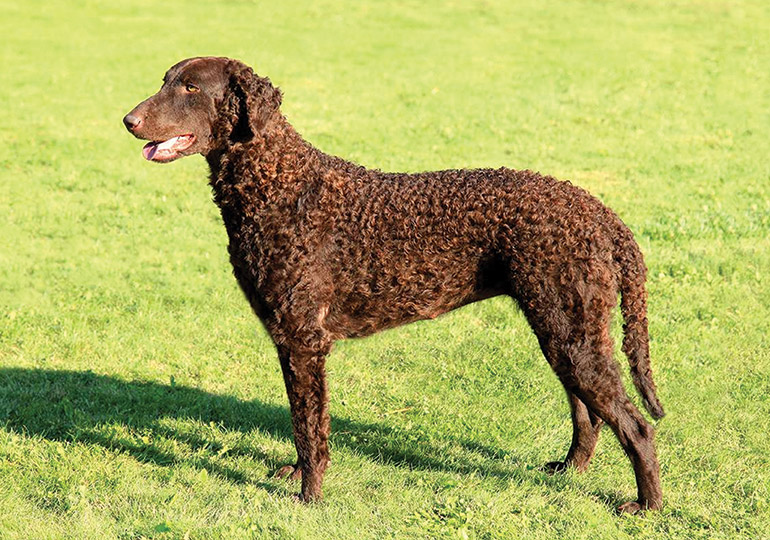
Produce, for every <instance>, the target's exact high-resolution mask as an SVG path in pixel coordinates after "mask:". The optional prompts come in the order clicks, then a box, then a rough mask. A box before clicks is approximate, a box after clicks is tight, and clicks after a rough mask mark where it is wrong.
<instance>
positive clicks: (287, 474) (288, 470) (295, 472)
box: [273, 463, 302, 480]
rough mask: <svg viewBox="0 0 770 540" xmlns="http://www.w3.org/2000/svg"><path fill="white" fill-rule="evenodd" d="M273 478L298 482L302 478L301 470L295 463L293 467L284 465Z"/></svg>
mask: <svg viewBox="0 0 770 540" xmlns="http://www.w3.org/2000/svg"><path fill="white" fill-rule="evenodd" d="M273 476H274V477H275V478H285V479H286V480H299V479H301V478H302V469H301V468H299V466H298V465H297V464H296V463H295V464H294V465H284V466H283V467H281V468H280V469H278V470H277V471H276V472H275V474H274V475H273Z"/></svg>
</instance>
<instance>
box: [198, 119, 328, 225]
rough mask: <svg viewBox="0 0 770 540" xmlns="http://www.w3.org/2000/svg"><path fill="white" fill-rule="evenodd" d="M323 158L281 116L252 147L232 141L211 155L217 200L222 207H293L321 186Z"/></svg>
mask: <svg viewBox="0 0 770 540" xmlns="http://www.w3.org/2000/svg"><path fill="white" fill-rule="evenodd" d="M319 154H321V153H320V151H318V150H317V149H315V148H313V147H312V146H311V145H310V144H309V143H307V142H306V141H305V140H304V139H303V138H302V137H301V136H300V135H299V134H298V133H297V132H296V131H295V130H294V128H293V127H292V126H291V125H290V124H289V122H288V121H287V120H286V119H285V118H284V117H283V115H281V114H280V113H277V114H276V115H275V116H274V117H273V118H271V119H270V120H269V121H268V123H267V124H266V125H265V126H264V128H263V129H261V130H260V131H259V133H257V134H255V135H254V136H253V137H252V138H251V139H249V140H248V141H243V142H232V141H226V142H225V143H224V144H222V145H220V146H219V148H217V149H215V150H213V151H211V152H209V153H208V154H207V155H206V161H207V162H208V164H209V168H210V170H211V175H210V184H211V187H212V188H213V190H214V199H215V201H216V202H217V204H218V205H219V206H220V207H223V206H228V207H231V206H233V205H236V206H240V205H243V204H248V205H250V206H254V205H257V206H260V205H261V206H273V205H281V206H285V205H289V204H292V203H294V202H295V201H296V199H297V198H298V197H299V196H300V194H301V193H302V192H303V191H305V190H307V189H308V185H309V184H312V183H315V182H318V181H319V175H318V174H317V172H318V170H319V164H320V161H321V160H320V156H319ZM242 210H243V211H252V212H253V211H256V210H259V208H250V209H246V208H242Z"/></svg>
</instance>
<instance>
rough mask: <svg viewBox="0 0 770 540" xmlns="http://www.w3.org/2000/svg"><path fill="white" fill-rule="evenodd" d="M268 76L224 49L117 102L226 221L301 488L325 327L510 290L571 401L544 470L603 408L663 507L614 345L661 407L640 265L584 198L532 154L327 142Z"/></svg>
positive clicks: (309, 459) (581, 462)
mask: <svg viewBox="0 0 770 540" xmlns="http://www.w3.org/2000/svg"><path fill="white" fill-rule="evenodd" d="M280 104H281V92H280V91H279V90H278V88H276V87H274V86H273V85H272V84H271V83H270V81H269V80H268V79H266V78H262V77H259V76H257V75H255V74H254V72H253V71H252V70H251V68H249V67H247V66H245V65H244V64H242V63H241V62H238V61H236V60H230V59H227V58H191V59H188V60H184V61H183V62H180V63H178V64H176V65H175V66H174V67H172V68H171V69H170V70H169V71H168V73H166V76H165V78H164V82H163V87H162V88H161V89H160V91H159V92H158V93H157V94H155V95H154V96H152V97H150V98H149V99H147V100H146V101H144V102H142V103H140V104H139V105H138V106H137V107H136V108H135V109H134V110H133V111H131V112H130V113H129V114H128V115H126V117H125V118H124V119H123V121H124V123H125V125H126V127H127V128H128V130H129V131H130V132H131V133H133V134H134V135H135V136H136V137H138V138H140V139H146V140H149V141H151V142H150V143H148V144H147V145H146V146H145V147H144V151H143V154H144V157H145V158H147V159H148V160H151V161H161V162H168V161H173V160H175V159H177V158H179V157H182V156H186V155H190V154H196V153H198V154H202V155H203V156H204V157H205V158H206V161H207V162H208V164H209V167H210V169H211V176H210V183H211V186H212V188H213V191H214V198H215V201H216V203H217V204H218V205H219V208H220V209H221V212H222V218H223V220H224V223H225V227H226V228H227V233H228V235H229V238H230V245H229V252H230V260H231V262H232V265H233V271H234V273H235V276H236V278H237V279H238V283H239V284H240V286H241V288H242V289H243V292H244V293H245V294H246V297H247V298H248V300H249V302H250V303H251V306H252V308H253V309H254V312H255V313H256V314H257V316H258V317H259V318H260V319H261V320H262V322H263V323H264V324H265V327H266V328H267V330H268V331H269V332H270V335H271V336H272V338H273V340H274V342H275V345H276V347H277V349H278V355H279V357H280V361H281V367H282V369H283V376H284V381H285V383H286V391H287V392H288V396H289V403H290V406H291V415H292V422H293V426H294V440H295V444H296V447H297V463H296V464H295V465H289V466H286V467H284V468H282V469H281V470H280V471H278V474H279V475H280V476H287V475H290V476H291V477H292V478H298V477H301V478H302V492H301V495H300V496H301V498H302V499H303V500H305V501H310V500H316V499H320V497H321V482H322V479H323V475H324V471H325V470H326V467H327V465H328V463H329V451H328V447H327V439H328V437H329V406H328V403H329V398H328V394H327V384H326V374H325V368H324V364H325V360H326V355H327V354H328V353H329V351H330V350H331V348H332V344H333V342H334V341H335V340H337V339H343V338H347V337H354V336H364V335H367V334H371V333H373V332H376V331H378V330H381V329H383V328H389V327H393V326H397V325H400V324H404V323H407V322H411V321H416V320H419V319H428V318H433V317H436V316H438V315H440V314H442V313H445V312H447V311H449V310H452V309H455V308H458V307H460V306H462V305H465V304H468V303H470V302H476V301H478V300H482V299H485V298H489V297H491V296H496V295H501V294H505V295H509V296H511V297H512V298H513V299H514V300H515V301H516V302H517V303H518V305H519V306H520V307H521V309H522V311H523V312H524V314H525V315H526V317H527V320H528V321H529V324H530V325H531V327H532V329H533V330H534V332H535V334H536V335H537V338H538V340H539V342H540V347H541V349H542V351H543V354H544V355H545V358H546V360H547V361H548V363H549V364H550V365H551V367H552V368H553V370H554V371H555V372H556V374H557V376H558V377H559V379H560V380H561V382H562V383H563V384H564V387H565V389H566V391H567V396H568V398H569V403H570V406H571V409H572V421H573V427H574V434H573V437H572V446H571V447H570V449H569V452H568V454H567V457H566V459H565V460H564V461H563V462H555V463H550V464H549V467H550V468H551V469H552V470H560V469H562V468H564V467H565V466H572V467H575V468H576V469H578V470H583V469H585V468H586V467H587V466H588V463H589V461H590V460H591V457H592V455H593V453H594V447H595V445H596V441H597V438H598V436H599V430H600V428H601V427H602V424H603V423H604V422H606V423H607V424H609V425H610V427H611V428H612V430H613V431H614V432H615V434H616V435H617V437H618V439H619V440H620V443H621V445H622V446H623V449H624V450H625V452H626V454H627V455H628V456H629V458H630V459H631V463H632V464H633V467H634V472H635V474H636V482H637V488H638V498H637V500H636V501H632V502H627V503H625V504H623V505H622V506H621V507H620V510H622V511H626V512H636V511H639V510H641V509H645V508H650V509H655V508H659V507H660V506H661V502H662V494H661V489H660V479H659V472H658V460H657V458H656V455H655V447H654V442H653V428H652V427H651V425H650V424H649V423H648V422H647V421H646V420H645V419H644V417H643V416H642V415H641V414H640V412H639V410H638V409H637V408H636V407H635V406H634V405H633V404H632V403H631V401H630V400H629V398H628V395H627V394H626V392H625V390H624V388H623V384H622V382H621V378H620V373H619V370H618V366H617V364H616V362H615V361H614V359H613V346H612V340H611V338H610V314H611V311H612V309H613V308H614V306H615V304H616V303H617V297H618V294H619V293H620V294H621V295H622V299H621V304H620V305H621V311H622V313H623V317H624V319H625V323H626V324H625V327H624V329H625V338H624V340H623V350H624V352H625V353H626V355H627V356H628V358H629V363H630V365H631V373H632V375H633V380H634V383H635V385H636V387H637V389H638V390H639V392H640V393H641V395H642V398H643V400H644V404H645V407H646V408H647V410H648V411H649V412H650V414H651V415H652V416H654V417H655V418H660V417H662V416H663V409H662V407H661V405H660V402H659V401H658V399H657V397H656V395H655V385H654V383H653V381H652V374H651V371H650V362H649V348H648V335H647V316H646V310H647V308H646V292H645V288H644V283H645V272H646V270H645V266H644V261H643V259H642V254H641V252H640V251H639V247H638V246H637V244H636V242H635V241H634V239H633V235H632V234H631V232H630V231H629V229H628V228H627V227H626V226H625V225H624V224H623V223H622V222H621V221H620V219H619V218H618V217H617V216H616V215H615V214H614V213H613V212H612V211H611V210H609V209H608V208H607V207H605V206H604V205H602V203H600V202H599V201H598V200H597V199H595V198H593V197H592V196H591V195H589V194H588V193H586V192H585V191H583V190H582V189H580V188H578V187H575V186H573V185H571V184H570V183H568V182H559V181H557V180H554V179H553V178H550V177H544V176H540V175H538V174H536V173H533V172H531V171H514V170H509V169H497V170H491V169H483V170H448V171H438V172H427V173H419V174H393V173H383V172H380V171H376V170H367V169H364V168H363V167H360V166H358V165H355V164H353V163H350V162H347V161H345V160H343V159H340V158H337V157H333V156H329V155H327V154H324V153H322V152H321V151H319V150H317V149H316V148H314V147H313V146H311V145H310V144H309V143H308V142H306V141H305V140H303V139H302V137H301V136H300V135H299V134H297V132H296V131H295V130H294V129H293V128H292V127H291V125H290V124H289V123H288V122H287V121H286V118H284V116H283V115H282V114H281V112H280V111H279V106H280Z"/></svg>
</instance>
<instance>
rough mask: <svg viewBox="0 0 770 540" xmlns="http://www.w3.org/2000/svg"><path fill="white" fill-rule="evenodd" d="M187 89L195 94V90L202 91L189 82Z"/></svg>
mask: <svg viewBox="0 0 770 540" xmlns="http://www.w3.org/2000/svg"><path fill="white" fill-rule="evenodd" d="M184 89H185V90H187V91H188V92H190V93H191V94H194V93H195V92H200V90H201V89H200V88H198V87H197V86H195V85H194V84H190V83H187V85H186V86H185V87H184Z"/></svg>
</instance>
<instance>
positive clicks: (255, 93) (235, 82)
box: [227, 63, 281, 142]
mask: <svg viewBox="0 0 770 540" xmlns="http://www.w3.org/2000/svg"><path fill="white" fill-rule="evenodd" d="M238 64H239V65H236V66H234V68H233V70H232V72H231V73H230V79H229V82H228V84H229V87H228V93H227V94H228V95H227V101H228V104H229V107H228V108H229V109H230V111H231V114H232V116H231V124H232V131H231V133H230V140H232V141H233V142H245V141H248V140H250V139H251V138H253V137H254V135H255V134H257V133H258V132H259V131H261V130H262V129H263V128H264V127H265V124H267V122H268V120H270V118H271V117H272V116H273V114H275V112H276V111H277V110H278V107H280V106H281V90H280V89H279V88H277V87H275V86H273V84H272V83H271V82H270V79H268V78H266V77H260V76H259V75H257V74H255V73H254V71H253V70H252V69H251V68H250V67H248V66H245V65H243V64H240V63H238Z"/></svg>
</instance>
